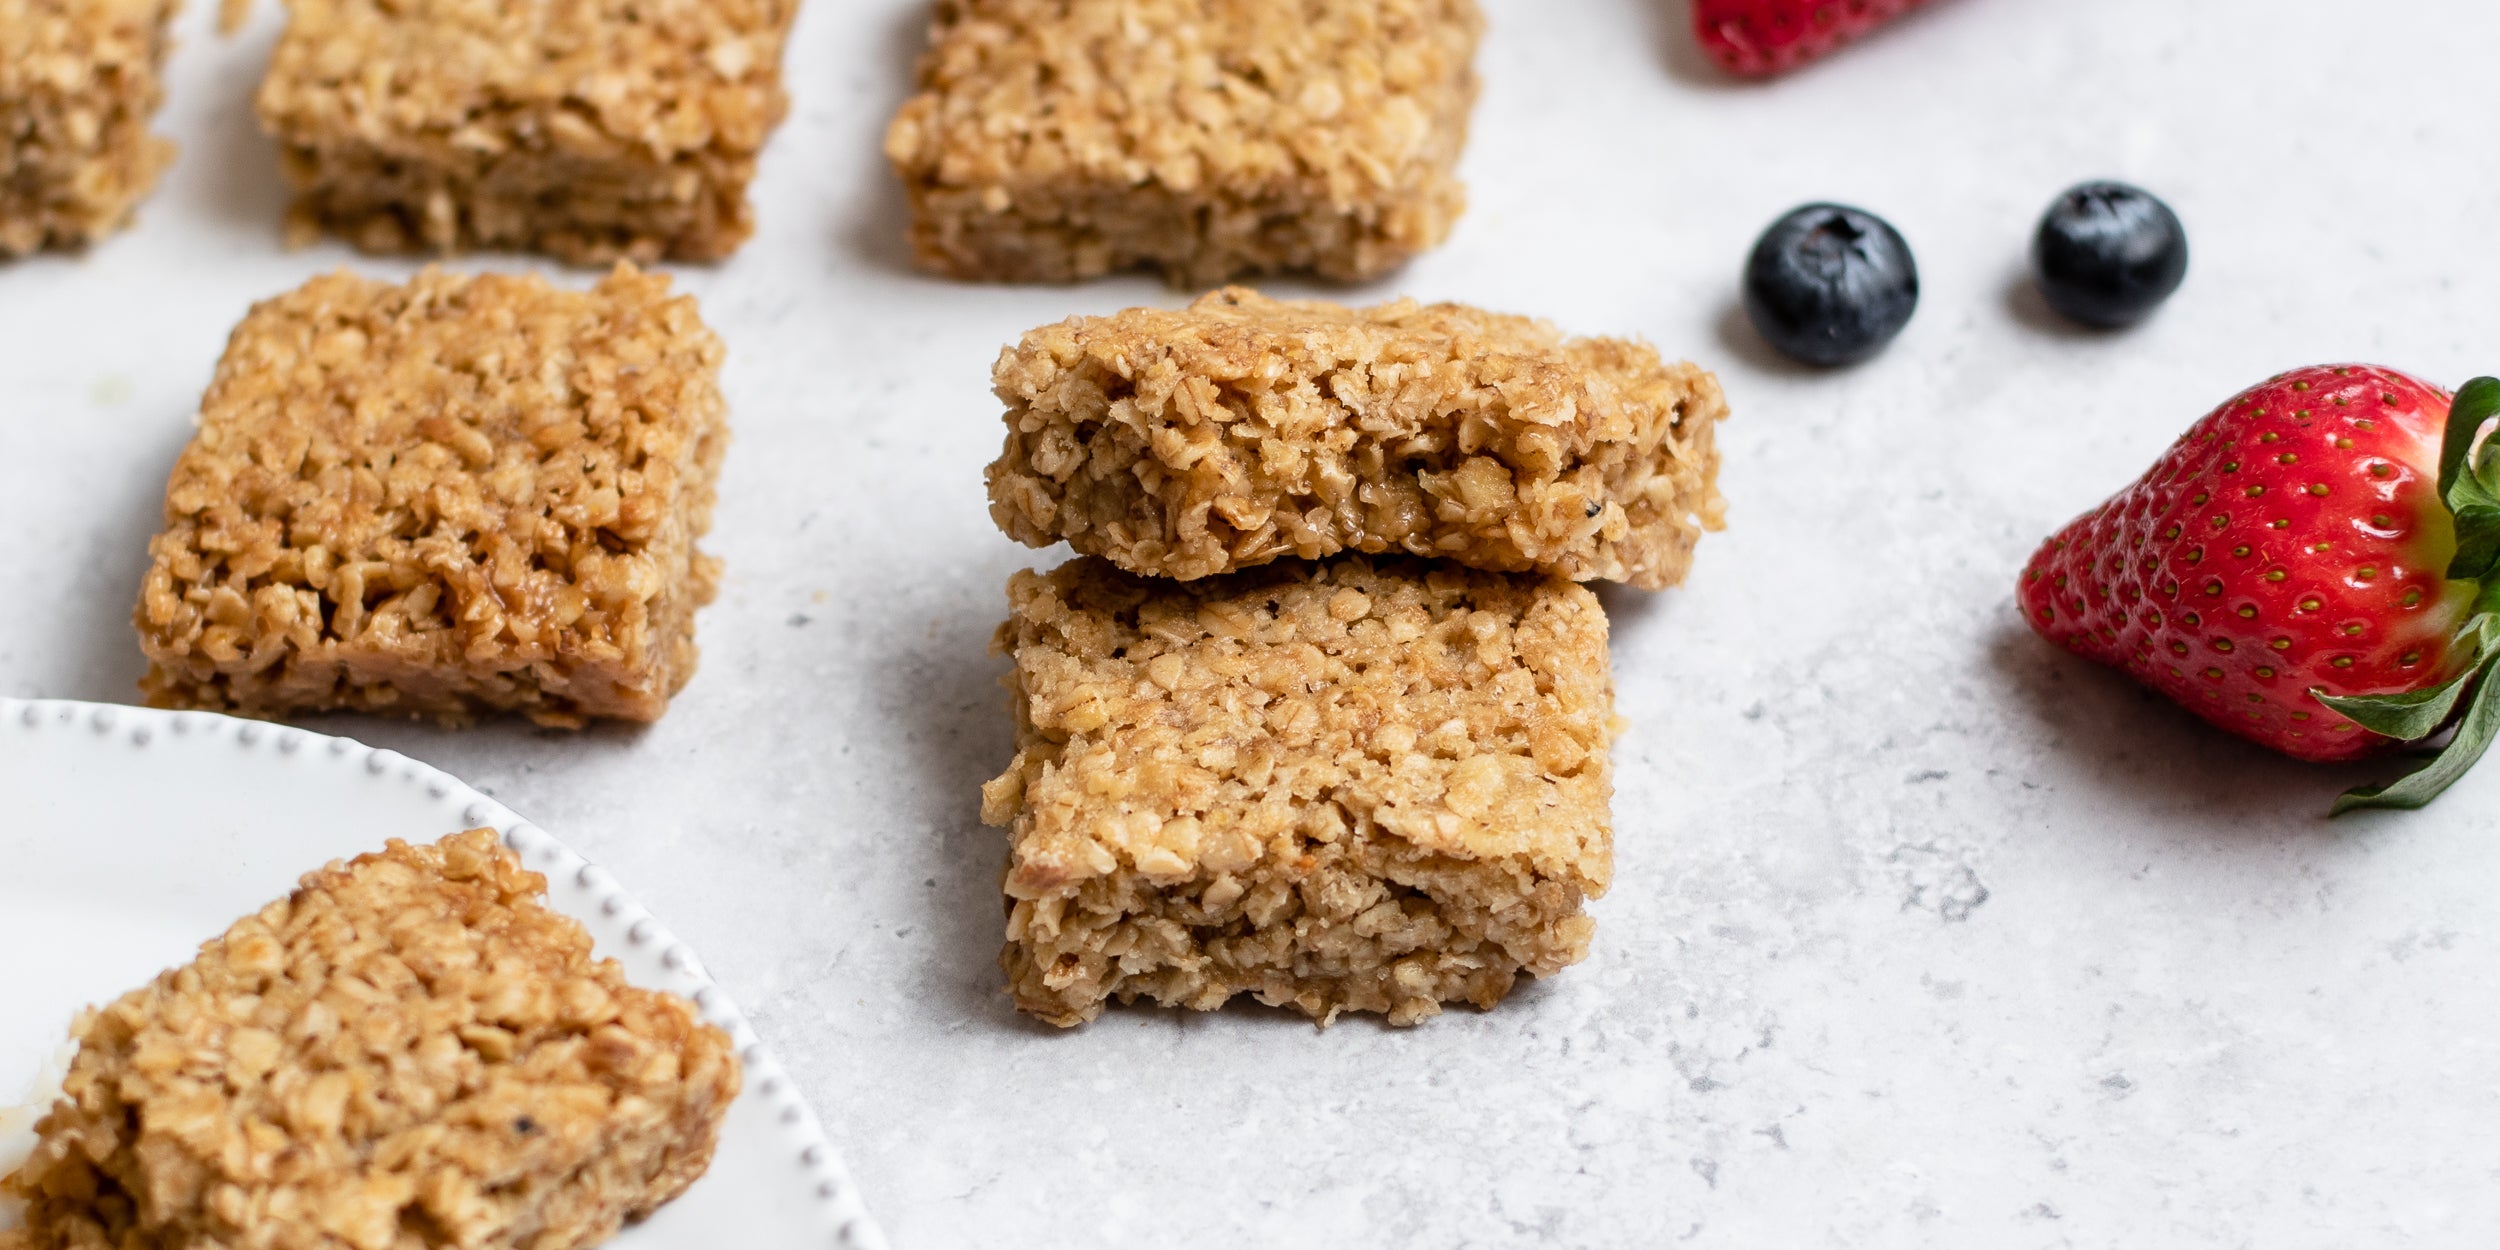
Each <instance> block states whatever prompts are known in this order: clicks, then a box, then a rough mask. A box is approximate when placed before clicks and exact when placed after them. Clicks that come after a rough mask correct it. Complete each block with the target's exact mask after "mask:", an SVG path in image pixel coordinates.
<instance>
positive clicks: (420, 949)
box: [0, 829, 740, 1250]
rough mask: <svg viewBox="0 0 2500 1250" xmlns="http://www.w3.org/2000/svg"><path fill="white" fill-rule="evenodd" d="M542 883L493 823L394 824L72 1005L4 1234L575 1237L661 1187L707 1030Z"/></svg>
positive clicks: (573, 1243) (429, 1248) (655, 1203)
mask: <svg viewBox="0 0 2500 1250" xmlns="http://www.w3.org/2000/svg"><path fill="white" fill-rule="evenodd" d="M545 890H546V881H545V879H544V878H542V877H541V876H539V875H538V874H537V873H533V872H528V871H525V870H524V869H523V868H522V867H521V863H520V859H519V857H518V856H516V855H514V854H513V853H512V851H511V850H509V849H508V848H506V847H505V846H503V845H502V843H501V842H500V841H499V840H497V838H496V836H495V833H494V831H493V830H491V829H475V830H471V831H469V832H466V833H461V834H455V835H453V836H451V837H449V838H446V839H444V840H443V841H441V842H439V843H435V844H433V845H427V846H411V845H409V844H407V843H404V842H399V841H396V840H395V841H393V842H391V843H390V845H389V846H388V848H387V849H385V850H383V851H381V852H379V853H376V854H370V855H362V856H359V857H357V858H356V859H354V860H351V861H348V862H346V863H335V862H334V863H332V864H330V865H329V866H328V867H326V868H323V869H321V870H320V871H317V872H314V873H311V874H308V875H307V876H305V877H304V878H303V881H302V883H301V884H300V885H299V886H298V888H297V889H296V890H295V892H294V893H293V894H291V895H289V896H288V897H286V898H284V899H281V900H279V901H277V902H274V903H271V904H270V905H269V906H267V907H264V908H262V909H261V910H260V911H259V912H257V913H255V914H253V915H250V916H246V917H244V918H243V919H241V920H239V921H237V922H236V923H235V924H234V926H233V927H232V928H230V929H228V930H227V931H226V932H225V934H224V935H223V936H221V937H218V938H216V939H213V940H211V941H209V942H207V943H205V944H203V945H202V946H201V948H200V952H199V956H198V958H196V959H195V960H193V961H192V962H191V963H189V964H186V965H184V966H182V967H180V968H176V969H173V970H171V971H168V972H166V973H164V974H162V975H160V976H159V977H157V978H156V980H155V981H154V982H153V983H151V984H149V985H147V986H145V987H142V988H140V989H137V990H134V991H132V992H131V993H129V994H126V995H124V996H122V997H121V998H120V999H119V1000H117V1001H115V1002H113V1003H111V1004H109V1005H107V1006H104V1007H101V1008H98V1009H95V1010H92V1011H89V1012H86V1013H84V1014H83V1015H82V1016H81V1018H80V1020H79V1022H78V1025H77V1026H76V1030H75V1032H76V1034H77V1039H78V1042H79V1050H78V1054H77V1057H76V1059H74V1060H73V1061H72V1063H71V1065H70V1071H69V1076H68V1079H67V1080H66V1082H65V1084H64V1093H63V1097H62V1099H61V1101H59V1102H57V1103H56V1104H54V1106H53V1109H52V1111H51V1113H50V1114H49V1115H47V1116H45V1117H44V1119H43V1121H42V1123H41V1125H40V1126H39V1129H38V1132H39V1133H40V1136H41V1144H40V1145H39V1146H38V1147H37V1148H36V1151H35V1153H34V1156H33V1157H32V1159H31V1160H30V1161H29V1162H28V1164H27V1166H26V1167H25V1168H24V1169H23V1170H22V1171H21V1172H19V1173H18V1174H16V1175H15V1176H12V1177H11V1178H9V1179H8V1181H7V1182H6V1184H7V1186H8V1187H9V1189H10V1190H11V1191H12V1192H14V1193H15V1194H16V1195H18V1196H20V1197H22V1198H24V1199H26V1200H27V1201H28V1211H27V1215H28V1221H27V1227H26V1228H25V1229H23V1230H20V1231H19V1232H16V1233H7V1234H0V1246H7V1247H9V1250H118V1248H124V1247H133V1246H142V1245H144V1246H185V1247H205V1246H244V1245H250V1246H257V1247H264V1248H266V1250H341V1248H352V1250H433V1248H436V1247H442V1248H449V1247H461V1248H463V1250H478V1248H482V1247H519V1246H529V1247H532V1250H575V1248H577V1247H585V1246H591V1245H595V1244H597V1243H599V1242H601V1241H604V1240H606V1239H607V1238H609V1237H610V1236H613V1235H614V1234H615V1232H616V1231H617V1229H618V1228H619V1227H620V1225H621V1224H622V1223H623V1222H625V1221H627V1220H632V1219H637V1218H640V1217H641V1216H643V1215H645V1214H648V1213H649V1212H651V1211H653V1210H655V1209H657V1208H658V1207H659V1206H661V1205H662V1204H664V1203H666V1202H668V1201H669V1200H670V1199H672V1198H674V1197H676V1196H677V1195H678V1194H679V1193H681V1192H683V1191H684V1190H685V1188H686V1187H687V1186H688V1185H691V1184H692V1183H693V1182H694V1181H695V1180H696V1179H697V1178H699V1177H700V1176H701V1175H702V1174H703V1172H704V1170H705V1169H706V1168H707V1167H708V1166H709V1164H710V1161H711V1156H712V1152H713V1149H714V1147H715V1145H716V1143H717V1141H718V1138H719V1133H720V1126H721V1122H722V1119H723V1117H724V1116H726V1115H727V1113H728V1109H729V1104H730V1102H731V1101H732V1100H733V1099H734V1098H735V1097H736V1095H737V1092H738V1088H739V1082H740V1073H739V1067H738V1060H737V1057H736V1055H735V1053H734V1052H733V1050H732V1047H731V1042H730V1039H729V1037H728V1035H727V1034H725V1033H723V1032H721V1031H720V1030H719V1029H718V1028H715V1027H713V1026H712V1025H710V1024H707V1023H704V1022H703V1021H701V1020H700V1019H698V1018H697V1017H696V1015H695V1014H694V1011H693V1009H692V1008H691V1007H690V1006H689V1005H688V1004H687V1003H686V1002H684V1001H683V1000H681V999H678V998H676V997H674V996H672V995H668V994H663V993H658V992H655V991H651V990H645V989H639V988H636V987H634V986H631V985H628V984H626V982H625V979H624V975H623V973H622V972H621V971H620V970H619V969H618V967H617V965H616V963H615V962H614V961H613V960H595V959H593V958H592V956H591V941H590V936H589V934H587V933H586V932H584V931H583V929H582V927H581V925H580V924H579V923H578V922H576V921H574V920H573V919H572V918H570V917H568V916H565V915H563V914H562V913H559V912H556V911H554V910H552V909H550V908H548V907H547V906H546V904H545V902H544V898H543V895H544V893H545ZM12 1238H14V1239H16V1241H15V1244H14V1245H11V1239H12Z"/></svg>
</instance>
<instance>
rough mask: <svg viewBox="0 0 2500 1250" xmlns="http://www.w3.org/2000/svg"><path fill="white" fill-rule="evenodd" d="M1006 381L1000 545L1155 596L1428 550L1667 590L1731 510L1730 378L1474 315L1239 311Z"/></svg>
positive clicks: (1139, 322) (1210, 305) (1004, 377)
mask: <svg viewBox="0 0 2500 1250" xmlns="http://www.w3.org/2000/svg"><path fill="white" fill-rule="evenodd" d="M994 381H995V385H996V390H997V393H998V396H999V398H1000V399H1001V400H1003V401H1004V402H1005V403H1006V404H1007V414H1006V420H1007V426H1008V434H1007V440H1006V447H1005V450H1004V451H1003V452H1001V454H1000V456H999V458H998V460H997V461H996V462H995V463H994V464H992V465H991V466H990V469H989V488H990V514H991V516H992V517H994V518H995V519H996V520H997V522H998V525H999V527H1000V528H1001V529H1003V530H1005V531H1006V532H1007V534H1008V535H1009V536H1010V537H1013V538H1015V539H1016V540H1017V541H1019V542H1023V543H1025V544H1027V545H1030V546H1036V547H1042V546H1048V545H1050V544H1052V543H1056V542H1061V541H1065V542H1067V543H1068V544H1070V545H1071V546H1073V547H1075V548H1076V549H1077V550H1078V551H1080V552H1085V553H1087V554H1093V555H1101V556H1104V557H1106V558H1108V559H1110V560H1111V561H1112V562H1113V563H1115V564H1117V565H1119V566H1120V567H1122V568H1124V569H1128V570H1130V571H1131V572H1136V573H1142V574H1148V575H1153V576H1161V577H1176V578H1183V579H1187V578H1196V577H1205V576H1209V575H1211V574H1215V573H1222V572H1227V571H1232V570H1237V569H1241V568H1246V567H1250V566H1254V565H1258V564H1263V563H1265V562H1267V561H1270V560H1277V559H1285V558H1300V559H1306V560H1307V559H1318V558H1321V557H1325V556H1328V555H1331V554H1333V553H1336V552H1339V551H1364V552H1374V553H1380V552H1405V553H1408V554H1412V555H1419V556H1430V557H1434V558H1438V559H1446V560H1453V561H1456V562H1458V563H1461V564H1466V565H1469V566H1472V567H1476V568H1485V569H1493V570H1501V571H1524V570H1547V571H1553V572H1558V573H1561V574H1563V575H1564V576H1567V577H1571V578H1574V579H1580V580H1586V579H1592V578H1594V579H1603V580H1610V581H1623V582H1629V583H1631V584H1633V585H1636V586H1640V587H1643V588H1646V589H1653V590H1654V589H1661V588H1664V587H1666V586H1670V585H1673V584H1675V583H1677V582H1679V581H1681V580H1683V577H1684V575H1685V572H1686V571H1687V570H1688V569H1689V568H1690V567H1691V564H1692V556H1693V548H1694V546H1695V544H1697V543H1698V542H1699V541H1700V539H1701V535H1702V534H1703V532H1704V531H1706V530H1715V529H1718V528H1720V527H1721V525H1722V524H1723V515H1724V512H1725V508H1726V505H1725V503H1724V501H1723V500H1722V499H1721V497H1720V495H1719V490H1718V470H1719V453H1718V446H1717V427H1718V424H1719V423H1720V422H1721V421H1722V420H1724V419H1725V418H1726V416H1727V401H1726V398H1725V396H1724V395H1723V394H1722V392H1721V391H1720V389H1719V382H1718V379H1717V378H1715V377H1713V376H1712V375H1711V374H1710V373H1708V372H1707V371H1705V370H1703V369H1701V368H1698V367H1696V366H1694V365H1690V364H1682V363H1677V364H1669V363H1665V362H1663V361H1661V360H1660V358H1659V356H1658V354H1657V352H1656V351H1654V350H1653V349H1651V348H1650V347H1648V346H1646V345H1644V344H1641V343H1635V342H1629V341H1625V340H1622V339H1608V338H1577V339H1575V338H1566V337H1564V336H1563V335H1562V333H1561V332H1560V331H1558V330H1556V329H1555V328H1554V327H1552V326H1550V325H1547V324H1545V323H1544V322H1540V321H1535V320H1531V319H1529V318H1526V317H1514V316H1506V315H1502V314H1497V313H1488V312H1484V311H1482V310H1480V309H1475V308H1470V307H1467V306H1465V305H1460V304H1432V305H1422V304H1417V303H1415V302H1413V301H1411V300H1401V301H1398V302H1395V303H1390V304H1383V305H1380V306H1378V307H1375V308H1366V309H1347V308H1343V307H1339V306H1338V305H1335V304H1329V303H1322V302H1318V301H1289V300H1274V299H1269V298H1267V297H1265V296H1262V295H1259V294H1258V293H1257V292H1254V291H1249V290H1244V289H1240V288H1230V289H1226V290H1222V291H1217V292H1214V293H1212V294H1210V295H1207V296H1205V297H1204V298H1201V299H1199V300H1198V301H1197V302H1196V303H1194V304H1192V305H1190V306H1189V307H1188V308H1187V309H1184V310H1179V311H1172V310H1165V309H1155V308H1133V309H1129V310H1127V311H1125V312H1121V313H1116V314H1113V315H1111V316H1107V317H1076V318H1071V319H1069V320H1067V321H1064V322H1061V323H1059V324H1057V325H1052V326H1045V327H1042V328H1041V329H1038V330H1035V331H1033V332H1032V333H1030V334H1028V335H1026V336H1025V337H1024V339H1023V341H1022V342H1020V343H1018V344H1017V345H1015V346H1014V347H1011V348H1009V349H1008V350H1007V351H1006V352H1004V353H1002V354H1001V356H1000V357H999V361H998V365H997V369H996V371H995V375H994Z"/></svg>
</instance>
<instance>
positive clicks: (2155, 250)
mask: <svg viewBox="0 0 2500 1250" xmlns="http://www.w3.org/2000/svg"><path fill="white" fill-rule="evenodd" d="M2187 267H2188V244H2187V228H2186V227H2184V226H2181V225H2180V224H2179V216H2178V214H2176V213H2173V212H2171V211H2170V206H2169V205H2167V204H2164V203H2162V202H2161V201H2160V200H2158V199H2155V198H2154V197H2153V195H2152V193H2151V192H2149V191H2145V190H2143V189H2142V188H2139V187H2131V186H2128V185H2127V184H2125V183H2123V182H2087V183H2085V184H2083V185H2082V186H2079V187H2076V188H2075V189H2074V190H2071V191H2068V192H2067V193H2066V194H2064V195H2061V196H2059V197H2057V202H2056V203H2054V204H2051V205H2049V211H2048V213H2047V215H2045V216H2043V217H2041V218H2040V233H2039V235H2038V236H2037V237H2035V238H2034V239H2033V240H2032V242H2031V269H2032V273H2033V275H2034V276H2035V277H2037V278H2038V280H2039V283H2040V294H2042V295H2043V296H2046V297H2047V298H2048V301H2049V307H2051V308H2054V309H2056V310H2057V311H2059V312H2061V313H2064V314H2066V315H2067V316H2069V317H2072V318H2074V319H2075V320H2077V321H2080V322H2082V323H2083V324H2085V325H2088V326H2097V327H2099V328H2101V329H2104V330H2115V329H2118V328H2119V327H2121V326H2131V325H2134V324H2135V323H2136V322H2139V321H2142V320H2144V319H2145V318H2146V317H2149V316H2151V315H2152V313H2153V310H2154V309H2156V308H2159V307H2161V302H2162V301H2163V300H2166V299H2169V298H2170V294H2171V292H2173V291H2176V290H2178V289H2179V283H2180V282H2181V281H2183V280H2185V279H2186V278H2187Z"/></svg>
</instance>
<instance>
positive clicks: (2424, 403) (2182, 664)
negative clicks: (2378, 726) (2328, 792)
mask: <svg viewBox="0 0 2500 1250" xmlns="http://www.w3.org/2000/svg"><path fill="white" fill-rule="evenodd" d="M2478 385H2479V384H2478ZM2450 403H2451V397H2450V396H2449V395H2448V394H2447V393H2446V392H2444V391H2442V390H2440V389H2439V388H2437V387H2434V386H2431V385H2429V384H2427V383H2424V382H2421V381H2418V380H2416V379H2414V378H2410V377H2407V376H2405V375H2404V374H2401V373H2397V372H2395V371H2393V370H2389V369H2378V368H2371V367H2367V366H2345V367H2340V368H2314V369H2300V370H2295V371H2293V372H2291V373H2286V374H2284V375H2282V376H2280V377H2277V378H2274V379H2272V380H2270V381H2268V382H2265V383H2263V384H2262V385H2259V386H2257V387H2255V388H2253V389H2251V390H2249V391H2246V392H2244V393H2242V394H2241V395H2239V396H2237V397H2235V398H2233V399H2232V400H2230V401H2229V402H2228V403H2225V404H2224V405H2223V406H2222V407H2220V408H2217V409H2215V410H2214V412H2213V413H2212V415H2210V416H2207V417H2206V418H2205V419H2204V420H2202V421H2199V422H2197V423H2196V425H2195V426H2194V427H2192V428H2190V429H2189V430H2188V432H2187V434H2186V435H2185V436H2184V437H2182V438H2181V439H2180V440H2179V441H2178V442H2177V443H2176V444H2174V445H2172V447H2171V448H2170V451H2169V452H2168V453H2167V454H2165V455H2164V456H2163V457H2162V458H2161V460H2160V462H2159V463H2157V464H2155V465H2154V466H2153V468H2152V470H2151V471H2150V472H2148V473H2146V474H2145V475H2144V476H2143V478H2141V479H2140V480H2138V481H2137V482H2136V483H2135V485H2133V486H2130V487H2128V488H2127V489H2126V490H2124V491H2121V492H2119V494H2118V495H2117V496H2116V497H2114V498H2112V499H2111V500H2110V501H2109V502H2107V503H2105V504H2102V505H2101V506H2100V507H2098V508H2096V509H2094V510H2093V511H2091V512H2090V513H2087V514H2085V515H2084V516H2083V517H2082V518H2080V519H2078V520H2077V521H2075V522H2074V523H2073V524H2072V525H2069V526H2068V527H2066V529H2065V530H2063V531H2062V532H2060V533H2059V534H2058V535H2057V536H2056V537H2054V538H2052V539H2050V540H2049V542H2048V544H2047V545H2046V546H2043V547H2042V548H2041V549H2040V551H2039V554H2037V555H2035V556H2033V557H2032V559H2031V563H2030V566H2029V567H2027V568H2026V569H2024V571H2023V576H2022V583H2021V586H2020V592H2019V593H2020V598H2021V602H2022V608H2023V615H2024V617H2025V618H2026V619H2028V620H2029V621H2030V622H2031V625H2032V628H2034V629H2036V630H2038V631H2039V632H2040V633H2041V634H2042V635H2043V636H2044V637H2047V638H2048V639H2050V640H2051V641H2053V642H2057V643H2060V644H2062V645H2064V646H2066V647H2068V648H2070V649H2072V650H2074V651H2075V652H2076V653H2078V654H2081V655H2084V656H2087V657H2089V658H2092V659H2095V660H2099V661H2101V662H2102V663H2105V664H2111V665H2115V666H2118V667H2121V668H2124V669H2126V670H2127V671H2128V672H2130V673H2133V674H2135V675H2136V677H2138V678H2139V679H2141V680H2142V681H2144V682H2145V683H2146V684H2147V685H2150V686H2152V687H2153V688H2154V689H2157V690H2159V691H2161V692H2162V693H2164V694H2166V695H2169V696H2170V697H2171V698H2172V699H2175V700H2177V701H2178V702H2179V703H2180V704H2182V705H2184V706H2186V707H2187V708H2189V709H2190V710H2192V711H2194V712H2196V713H2197V714H2198V715H2200V716H2203V717H2204V718H2205V719H2207V720H2209V721H2212V722H2213V723H2214V724H2216V725H2220V726H2222V727H2223V728H2225V729H2228V730H2230V731H2231V732H2233V733H2236V734H2239V735H2240V736H2242V737H2245V738H2248V739H2251V740H2253V741H2256V742H2260V743H2263V744H2265V745H2266V746H2270V747H2273V748H2275V749H2276V750H2279V751H2283V752H2285V753H2287V754H2290V755H2294V756H2297V757H2299V758H2301V759H2306V760H2347V759H2356V758H2360V757H2362V756H2366V755H2370V754H2373V753H2375V752H2378V751H2381V750H2384V749H2386V748H2388V747H2390V746H2392V745H2394V744H2395V740H2394V739H2391V738H2388V737H2384V736H2381V735H2380V734H2377V733H2373V732H2371V731H2370V730H2368V729H2364V728H2362V727H2361V726H2360V725H2358V724H2355V723H2354V722H2353V721H2352V720H2351V719H2349V718H2348V717H2346V716H2345V715H2343V714H2342V713H2339V712H2337V711H2335V710H2333V709H2331V708H2329V707H2328V706H2327V705H2325V704H2324V703H2321V702H2320V701H2319V699H2318V695H2320V694H2324V695H2327V696H2330V697H2350V696H2362V695H2404V694H2410V693H2413V692H2419V691H2425V690H2429V689H2431V688H2433V687H2438V686H2441V685H2442V684H2443V683H2447V682H2450V681H2452V680H2454V679H2456V678H2458V677H2460V676H2462V675H2464V674H2466V673H2467V672H2469V671H2472V670H2473V669H2475V668H2476V666H2477V665H2479V664H2480V663H2481V660H2482V656H2481V655H2480V653H2479V651H2478V646H2479V642H2478V639H2479V634H2478V633H2476V632H2474V631H2468V630H2467V629H2466V628H2465V627H2466V625H2467V623H2468V621H2469V619H2470V618H2472V617H2473V616H2474V614H2475V613H2476V612H2477V599H2478V596H2479V595H2480V594H2481V593H2482V586H2481V584H2480V583H2479V582H2477V581H2473V580H2463V579H2451V578H2450V577H2449V576H2448V572H2449V570H2450V562H2451V560H2452V559H2454V558H2455V557H2456V554H2457V533H2458V528H2457V523H2456V522H2455V520H2454V519H2453V518H2452V516H2451V512H2450V506H2449V501H2448V500H2447V499H2446V498H2443V496H2442V491H2441V482H2440V470H2441V461H2440V449H2441V446H2442V443H2443V441H2444V438H2445V437H2447V429H2448V419H2449V415H2450V414H2449V408H2450ZM2461 411H2462V410H2461ZM2467 435H2468V436H2469V437H2470V435H2471V430H2468V431H2467ZM2443 714H2444V711H2443ZM2477 749H2478V750H2479V748H2477Z"/></svg>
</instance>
